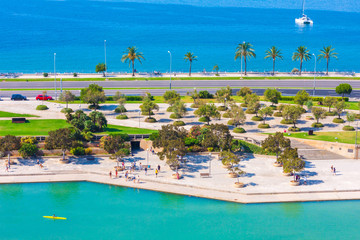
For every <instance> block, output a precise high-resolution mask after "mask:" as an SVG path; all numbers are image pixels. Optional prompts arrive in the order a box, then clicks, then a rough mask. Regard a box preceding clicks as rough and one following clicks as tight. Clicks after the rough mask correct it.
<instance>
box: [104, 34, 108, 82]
mask: <svg viewBox="0 0 360 240" xmlns="http://www.w3.org/2000/svg"><path fill="white" fill-rule="evenodd" d="M104 52H105V77H106V76H107V65H106V40H104Z"/></svg>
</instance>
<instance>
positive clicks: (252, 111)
mask: <svg viewBox="0 0 360 240" xmlns="http://www.w3.org/2000/svg"><path fill="white" fill-rule="evenodd" d="M245 113H247V114H255V111H254V110H252V109H246V111H245Z"/></svg>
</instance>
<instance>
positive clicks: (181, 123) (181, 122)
mask: <svg viewBox="0 0 360 240" xmlns="http://www.w3.org/2000/svg"><path fill="white" fill-rule="evenodd" d="M174 126H177V127H180V126H185V123H184V122H183V121H175V122H174Z"/></svg>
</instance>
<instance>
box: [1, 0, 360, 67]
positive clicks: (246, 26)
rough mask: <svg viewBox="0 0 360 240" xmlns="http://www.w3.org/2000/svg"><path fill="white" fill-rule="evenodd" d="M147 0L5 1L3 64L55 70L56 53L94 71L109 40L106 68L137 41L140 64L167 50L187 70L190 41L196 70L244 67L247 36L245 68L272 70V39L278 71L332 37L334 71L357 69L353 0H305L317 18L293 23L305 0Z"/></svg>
mask: <svg viewBox="0 0 360 240" xmlns="http://www.w3.org/2000/svg"><path fill="white" fill-rule="evenodd" d="M148 2H151V3H143V2H125V1H116V0H102V1H91V0H67V1H66V0H57V1H56V0H55V1H48V0H31V1H29V0H11V1H1V7H0V23H1V24H0V33H1V37H0V72H22V73H35V72H52V71H53V66H54V63H53V61H54V57H53V56H54V53H56V54H57V56H56V68H57V71H58V72H94V70H95V65H96V64H97V63H99V62H104V40H106V41H107V44H106V46H107V64H108V71H109V72H129V71H130V68H129V65H128V64H126V63H122V62H121V60H120V59H121V56H122V54H123V52H124V50H125V49H126V48H127V47H128V46H136V47H138V49H139V51H140V52H142V53H143V54H144V56H145V58H146V60H145V61H143V64H142V65H140V64H139V63H136V66H135V68H136V69H137V71H138V72H150V71H161V72H168V71H169V54H168V51H171V52H172V56H173V64H172V68H173V71H184V72H186V71H188V68H189V65H188V63H187V62H185V61H184V54H185V53H186V52H188V51H190V52H193V53H194V54H195V55H196V56H198V61H196V62H194V64H193V70H194V71H203V70H204V69H205V70H206V71H211V70H212V68H213V66H214V65H215V64H217V65H219V67H220V71H240V61H234V52H235V48H236V46H237V44H239V43H241V42H243V41H247V42H250V43H252V44H253V46H254V49H255V52H256V54H257V57H256V59H251V60H250V61H249V62H248V71H261V72H263V71H269V70H271V68H272V62H271V60H264V55H265V53H264V52H265V50H266V49H268V48H270V47H271V46H273V45H275V46H277V47H278V48H280V49H281V50H282V53H283V56H284V60H283V61H278V62H277V66H276V68H277V69H276V70H278V71H291V70H292V69H293V68H295V67H297V68H298V67H299V63H298V62H293V61H292V60H291V56H292V53H293V52H294V51H295V49H296V48H297V47H298V46H300V45H304V46H306V47H308V48H309V49H310V52H311V53H315V54H318V53H319V50H320V49H321V48H322V47H323V46H327V45H332V46H333V47H334V48H335V50H336V52H338V53H339V59H338V60H335V59H332V60H331V62H330V70H331V71H332V70H334V71H349V72H350V71H356V72H360V57H359V52H360V5H359V3H358V1H356V0H348V1H339V0H336V1H330V0H322V1H310V0H308V1H307V6H308V7H309V9H308V10H306V13H307V14H308V15H309V17H311V18H312V19H313V20H314V25H313V26H312V27H311V26H307V27H299V26H297V25H295V22H294V19H295V18H296V17H299V16H300V14H301V0H291V1H290V0H269V1H260V0H251V1H243V0H241V1H215V0H207V1H198V0H196V1H170V0H162V1H161V0H151V1H148ZM171 2H173V3H183V4H173V5H171V4H169V3H171ZM314 2H316V3H314ZM186 4H191V5H186ZM242 6H245V7H242ZM287 8H289V9H287ZM325 66H326V63H325V61H322V62H319V63H318V69H319V70H325ZM313 67H314V61H313V60H311V61H309V62H306V63H305V64H304V69H305V70H309V71H312V70H313Z"/></svg>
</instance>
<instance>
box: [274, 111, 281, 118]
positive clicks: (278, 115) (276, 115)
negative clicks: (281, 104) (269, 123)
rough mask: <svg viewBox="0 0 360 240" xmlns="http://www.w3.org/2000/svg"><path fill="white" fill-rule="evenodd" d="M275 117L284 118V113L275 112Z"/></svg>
mask: <svg viewBox="0 0 360 240" xmlns="http://www.w3.org/2000/svg"><path fill="white" fill-rule="evenodd" d="M273 116H274V117H282V113H281V112H275V113H274V115H273Z"/></svg>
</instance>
